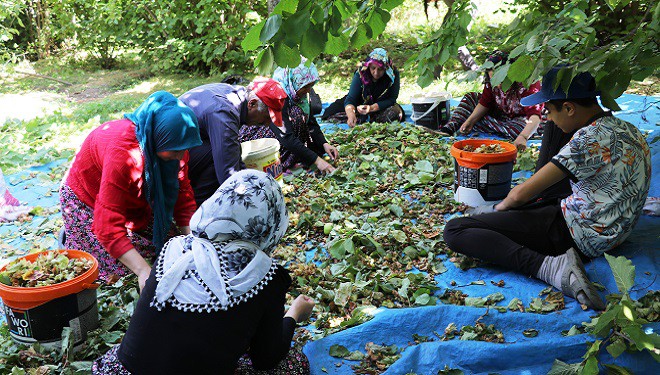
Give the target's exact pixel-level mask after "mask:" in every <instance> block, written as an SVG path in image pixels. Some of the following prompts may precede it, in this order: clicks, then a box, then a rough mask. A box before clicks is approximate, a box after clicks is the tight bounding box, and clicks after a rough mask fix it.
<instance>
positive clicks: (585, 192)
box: [552, 116, 651, 257]
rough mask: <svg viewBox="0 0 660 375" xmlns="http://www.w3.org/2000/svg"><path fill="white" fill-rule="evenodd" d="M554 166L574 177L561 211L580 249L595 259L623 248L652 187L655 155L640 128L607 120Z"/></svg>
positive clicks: (581, 134)
mask: <svg viewBox="0 0 660 375" xmlns="http://www.w3.org/2000/svg"><path fill="white" fill-rule="evenodd" d="M552 162H553V163H554V164H556V165H557V166H559V167H560V168H561V169H563V170H564V171H566V172H568V173H569V175H570V177H571V188H572V190H573V194H571V195H570V196H568V197H567V198H565V199H564V200H562V202H561V207H562V212H563V214H564V218H565V219H566V223H567V224H568V228H569V229H570V231H571V235H572V236H573V239H574V240H575V243H576V244H577V245H578V247H579V248H580V250H582V252H583V253H585V254H586V255H588V256H591V257H596V256H599V255H602V254H603V253H605V252H606V251H609V250H611V249H612V248H614V247H615V246H617V245H619V244H620V243H622V242H623V241H624V240H625V239H626V238H627V237H628V235H629V234H630V232H631V231H632V229H633V227H634V225H635V223H636V222H637V220H638V219H639V216H640V214H641V212H642V207H643V206H644V202H645V200H646V196H647V194H648V191H649V185H650V182H651V154H650V150H649V146H648V144H647V143H646V140H645V139H644V136H643V135H642V133H641V132H640V131H639V129H637V127H635V126H634V125H633V124H631V123H629V122H626V121H623V120H620V119H618V118H616V117H614V116H603V117H601V118H599V119H597V120H596V121H594V122H593V123H591V124H590V125H587V126H585V127H584V128H582V129H580V130H578V131H577V132H576V133H575V135H574V136H573V138H572V139H571V140H570V142H569V143H568V144H566V146H564V147H563V148H562V149H561V150H560V151H559V153H558V154H557V155H556V156H555V157H554V158H553V160H552Z"/></svg>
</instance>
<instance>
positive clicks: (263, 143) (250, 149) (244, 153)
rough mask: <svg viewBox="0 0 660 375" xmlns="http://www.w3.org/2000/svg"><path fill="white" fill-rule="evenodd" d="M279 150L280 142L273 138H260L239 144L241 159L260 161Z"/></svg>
mask: <svg viewBox="0 0 660 375" xmlns="http://www.w3.org/2000/svg"><path fill="white" fill-rule="evenodd" d="M279 150H280V142H279V141H278V140H277V139H275V138H260V139H255V140H252V141H247V142H242V143H241V159H243V160H247V159H260V158H262V157H264V156H267V155H270V154H274V153H276V152H277V151H279Z"/></svg>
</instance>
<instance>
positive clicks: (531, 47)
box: [526, 35, 538, 51]
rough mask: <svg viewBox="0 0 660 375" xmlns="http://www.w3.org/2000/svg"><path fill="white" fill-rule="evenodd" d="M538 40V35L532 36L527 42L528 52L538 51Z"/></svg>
mask: <svg viewBox="0 0 660 375" xmlns="http://www.w3.org/2000/svg"><path fill="white" fill-rule="evenodd" d="M537 39H538V35H532V36H531V37H530V38H529V39H528V40H527V45H526V48H527V50H528V51H534V50H535V49H536V47H537V46H536V40H537Z"/></svg>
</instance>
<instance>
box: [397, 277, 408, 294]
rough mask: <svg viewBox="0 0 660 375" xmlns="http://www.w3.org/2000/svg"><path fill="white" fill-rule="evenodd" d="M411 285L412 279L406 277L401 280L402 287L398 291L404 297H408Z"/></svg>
mask: <svg viewBox="0 0 660 375" xmlns="http://www.w3.org/2000/svg"><path fill="white" fill-rule="evenodd" d="M409 286H410V279H408V278H405V279H403V280H402V281H401V288H399V290H398V291H397V292H398V293H399V295H400V296H401V297H403V298H408V287H409Z"/></svg>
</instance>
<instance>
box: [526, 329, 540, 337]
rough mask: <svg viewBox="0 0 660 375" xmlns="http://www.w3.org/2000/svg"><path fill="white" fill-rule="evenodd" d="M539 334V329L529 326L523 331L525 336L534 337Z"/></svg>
mask: <svg viewBox="0 0 660 375" xmlns="http://www.w3.org/2000/svg"><path fill="white" fill-rule="evenodd" d="M538 335H539V331H538V330H536V329H534V328H529V329H526V330H524V331H523V336H525V337H536V336H538Z"/></svg>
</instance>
